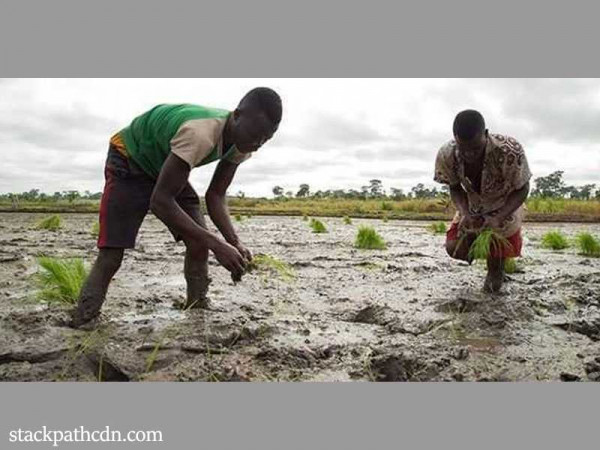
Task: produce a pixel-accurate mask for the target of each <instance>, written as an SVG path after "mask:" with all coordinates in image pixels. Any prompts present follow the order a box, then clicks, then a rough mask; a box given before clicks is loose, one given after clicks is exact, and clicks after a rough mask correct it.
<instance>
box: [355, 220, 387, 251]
mask: <svg viewBox="0 0 600 450" xmlns="http://www.w3.org/2000/svg"><path fill="white" fill-rule="evenodd" d="M354 245H355V246H356V247H357V248H361V249H368V250H384V249H385V248H386V244H385V241H384V240H383V238H382V237H381V236H380V235H379V233H377V231H375V229H374V228H372V227H367V226H363V227H360V228H359V229H358V234H357V235H356V242H355V244H354Z"/></svg>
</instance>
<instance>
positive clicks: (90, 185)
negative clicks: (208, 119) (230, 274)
mask: <svg viewBox="0 0 600 450" xmlns="http://www.w3.org/2000/svg"><path fill="white" fill-rule="evenodd" d="M256 86H269V87H272V88H273V89H275V90H277V91H278V92H279V93H280V95H281V97H282V99H283V108H284V110H283V113H284V116H283V121H282V123H281V126H280V128H279V132H278V134H277V135H276V137H275V138H273V140H271V141H270V142H268V143H267V144H266V145H265V146H264V147H263V148H262V149H261V150H259V151H258V152H257V153H256V154H255V155H254V156H253V158H252V159H250V160H249V161H248V162H246V163H244V164H243V165H242V166H241V167H240V169H239V170H238V173H237V176H236V179H235V180H234V182H233V185H232V187H231V189H230V193H231V194H235V193H236V192H238V191H239V190H241V191H244V192H245V193H246V195H261V196H263V195H264V196H267V195H268V196H271V195H272V192H271V190H272V188H273V186H275V185H280V186H282V187H283V188H284V189H285V190H286V191H287V190H293V191H294V192H295V191H296V190H297V188H298V185H299V184H301V183H308V184H309V185H310V186H311V190H313V191H314V190H318V189H341V188H344V189H347V188H354V189H360V187H361V186H363V185H365V184H367V183H368V180H370V179H372V178H378V179H381V180H382V181H383V183H384V186H385V187H386V188H387V189H388V190H389V188H390V187H396V188H403V189H405V190H409V189H410V188H411V187H412V186H414V185H415V184H417V183H424V184H426V185H429V186H434V185H435V183H434V182H433V180H432V177H433V165H434V160H435V155H436V152H437V150H438V149H439V147H440V146H441V145H442V144H443V143H444V142H446V141H447V140H449V139H451V138H452V121H453V119H454V116H455V115H456V113H457V112H459V111H461V110H463V109H467V108H473V109H478V110H479V111H481V112H482V113H483V115H484V117H485V118H486V122H487V125H488V128H489V130H490V131H491V132H494V133H502V134H508V135H511V136H513V137H515V138H516V139H517V140H519V141H520V142H521V143H522V144H523V146H524V147H525V151H526V153H527V156H528V158H529V163H530V166H531V170H532V172H533V174H534V177H536V176H543V175H547V174H548V173H550V172H553V171H555V170H564V171H565V178H566V181H567V182H568V183H570V184H584V183H598V184H600V80H596V79H594V80H580V79H562V80H549V79H499V80H494V79H483V80H475V79H462V80H461V79H414V80H410V79H0V99H1V101H0V148H1V152H2V163H1V164H0V193H6V192H21V191H26V190H29V189H32V188H39V189H40V190H41V191H43V192H48V193H52V192H54V191H62V190H70V189H76V190H79V191H85V190H89V191H93V192H96V191H101V190H102V189H103V184H104V180H103V166H104V159H105V157H106V151H107V146H108V140H109V138H110V136H111V135H112V134H113V133H114V132H115V131H117V130H119V129H121V128H122V127H124V126H126V125H127V124H128V123H129V122H130V121H131V119H133V118H134V117H135V116H136V115H138V114H140V113H142V112H144V111H146V110H147V109H149V108H151V107H153V106H154V105H156V104H159V103H197V104H202V105H206V106H214V107H219V108H224V109H234V108H235V106H236V104H237V102H238V100H239V99H240V98H241V97H242V95H243V94H244V93H245V92H246V91H247V90H249V89H250V88H252V87H256ZM214 167H215V165H214V164H213V165H209V166H205V167H202V168H199V169H195V170H194V171H193V172H192V184H193V185H194V186H195V187H196V188H197V190H198V191H199V192H200V193H202V192H203V191H204V190H205V189H206V187H207V184H208V182H209V180H210V177H211V175H212V172H213V170H214Z"/></svg>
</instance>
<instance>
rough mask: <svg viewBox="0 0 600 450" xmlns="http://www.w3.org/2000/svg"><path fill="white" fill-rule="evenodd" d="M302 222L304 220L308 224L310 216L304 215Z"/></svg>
mask: <svg viewBox="0 0 600 450" xmlns="http://www.w3.org/2000/svg"><path fill="white" fill-rule="evenodd" d="M302 220H303V221H304V222H306V221H307V220H308V216H307V215H306V214H304V215H303V216H302Z"/></svg>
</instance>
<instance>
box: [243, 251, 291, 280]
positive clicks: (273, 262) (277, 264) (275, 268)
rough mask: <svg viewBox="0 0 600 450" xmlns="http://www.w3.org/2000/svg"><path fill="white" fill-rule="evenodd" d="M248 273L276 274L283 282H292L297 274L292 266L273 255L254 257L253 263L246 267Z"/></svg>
mask: <svg viewBox="0 0 600 450" xmlns="http://www.w3.org/2000/svg"><path fill="white" fill-rule="evenodd" d="M246 271H247V272H262V273H270V272H274V273H276V274H277V275H278V276H279V277H280V278H282V279H283V280H288V281H289V280H292V279H294V278H295V277H296V273H295V272H294V269H293V268H292V266H290V265H289V264H288V263H286V262H284V261H281V260H280V259H277V258H275V257H274V256H271V255H266V254H262V253H260V254H258V255H254V257H253V258H252V261H250V263H249V264H248V265H247V266H246Z"/></svg>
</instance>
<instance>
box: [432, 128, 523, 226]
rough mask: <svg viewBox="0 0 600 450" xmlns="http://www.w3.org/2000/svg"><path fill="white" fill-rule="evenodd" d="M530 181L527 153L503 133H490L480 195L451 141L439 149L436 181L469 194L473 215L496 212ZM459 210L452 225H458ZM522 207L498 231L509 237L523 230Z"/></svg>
mask: <svg viewBox="0 0 600 450" xmlns="http://www.w3.org/2000/svg"><path fill="white" fill-rule="evenodd" d="M530 178H531V172H530V171H529V164H528V163H527V158H526V157H525V151H524V150H523V147H522V146H521V144H519V142H517V140H516V139H514V138H512V137H509V136H503V135H500V134H490V135H489V138H488V141H487V145H486V148H485V156H484V159H483V172H482V174H481V189H480V191H481V192H477V191H476V190H475V189H474V187H473V184H472V181H471V180H469V178H468V177H467V176H466V175H465V164H464V161H463V159H462V158H461V156H460V153H459V152H458V148H457V146H456V141H454V140H452V141H450V142H448V143H446V144H445V145H444V146H442V148H440V150H439V152H438V154H437V158H436V161H435V176H434V180H435V181H437V182H438V183H443V184H448V185H450V186H456V185H461V186H462V188H463V189H464V190H465V191H466V193H467V199H468V203H469V212H470V213H471V214H472V215H483V214H487V215H491V216H493V215H494V214H496V213H497V211H498V209H500V208H501V207H502V206H503V205H504V204H505V203H506V200H507V198H508V196H509V195H510V194H511V193H513V192H514V191H517V190H519V189H521V188H522V187H523V186H525V185H526V184H527V182H528V181H529V179H530ZM460 219H461V215H460V212H458V211H457V213H456V215H455V216H454V219H453V222H459V221H460ZM522 221H523V206H520V207H519V208H518V209H517V210H516V211H515V212H513V213H512V214H511V215H510V216H508V217H507V218H506V220H505V221H504V222H503V224H502V228H501V229H499V230H496V231H497V232H499V233H500V234H502V235H503V236H505V237H510V236H512V235H513V234H514V233H516V232H517V231H518V230H519V228H521V223H522Z"/></svg>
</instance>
